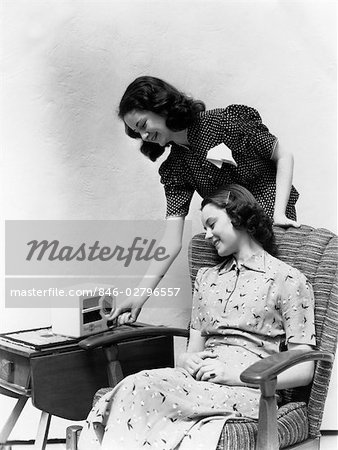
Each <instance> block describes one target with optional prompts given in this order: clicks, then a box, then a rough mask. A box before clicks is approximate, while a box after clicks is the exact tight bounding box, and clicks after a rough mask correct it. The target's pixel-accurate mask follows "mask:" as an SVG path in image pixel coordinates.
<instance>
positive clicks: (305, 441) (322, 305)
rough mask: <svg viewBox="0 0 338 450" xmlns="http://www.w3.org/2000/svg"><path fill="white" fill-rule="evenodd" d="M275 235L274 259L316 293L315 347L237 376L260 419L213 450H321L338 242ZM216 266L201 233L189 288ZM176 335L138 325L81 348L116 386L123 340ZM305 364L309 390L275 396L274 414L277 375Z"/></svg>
mask: <svg viewBox="0 0 338 450" xmlns="http://www.w3.org/2000/svg"><path fill="white" fill-rule="evenodd" d="M275 233H276V239H277V247H278V257H279V258H280V259H282V260H283V261H285V262H286V263H288V264H290V265H292V266H294V267H296V268H298V269H299V270H300V271H302V272H303V273H304V274H305V275H306V276H307V277H308V279H309V281H310V282H311V283H312V286H313V288H314V294H315V325H316V333H317V348H316V350H313V351H285V352H281V353H280V354H278V355H273V356H271V357H269V358H266V359H264V360H261V361H259V362H257V363H255V364H254V365H252V366H251V367H249V368H248V369H247V370H245V371H244V372H243V373H242V374H241V379H242V380H243V381H246V382H250V383H255V384H258V385H259V386H260V389H261V402H260V414H259V420H258V422H257V421H255V420H252V419H240V420H239V419H236V420H234V421H231V420H229V421H228V422H227V423H226V425H225V426H224V428H223V432H222V435H221V438H220V441H219V443H218V446H217V450H237V449H238V450H251V449H252V450H253V449H256V450H276V449H279V448H289V449H291V448H292V449H294V448H299V449H300V448H302V449H319V439H320V426H321V421H322V415H323V410H324V404H325V399H326V395H327V391H328V386H329V381H330V376H331V370H332V364H333V358H334V354H335V350H336V343H337V327H338V304H337V237H336V236H335V235H334V234H333V233H331V232H330V231H328V230H325V229H314V228H311V227H309V226H305V225H303V226H302V227H301V228H299V229H296V228H288V229H282V228H277V227H276V228H275ZM218 262H219V257H218V255H217V253H216V251H215V250H214V248H213V246H212V245H211V244H210V243H209V242H208V241H206V240H205V239H204V233H201V234H198V235H196V236H195V237H194V238H193V239H192V242H191V245H190V251H189V264H190V273H191V279H192V283H194V280H195V277H196V274H197V271H198V269H199V268H200V267H202V266H213V265H215V264H217V263H218ZM176 335H179V336H188V332H187V330H181V329H177V328H167V327H148V326H144V327H143V326H141V327H137V328H136V329H134V328H130V329H127V328H126V330H125V331H123V332H122V330H121V332H120V333H107V334H105V335H104V336H93V337H89V338H87V339H85V340H83V341H82V342H81V346H82V348H86V349H88V350H90V349H93V348H97V347H99V346H103V347H104V348H105V349H106V352H107V354H108V357H109V354H110V363H109V365H110V372H111V376H110V379H111V382H112V385H114V384H115V383H116V382H118V381H119V380H120V379H121V378H122V377H123V376H124V375H126V374H123V373H122V370H121V367H120V366H119V363H118V359H119V353H118V346H119V345H120V343H121V342H122V341H130V340H137V339H144V338H147V337H149V338H151V337H152V336H176ZM111 349H113V353H111V352H112V350H111ZM109 352H110V353H109ZM112 354H113V358H111V355H112ZM306 360H316V368H315V374H314V378H313V382H312V383H311V385H309V386H307V387H302V388H296V389H288V390H285V391H281V392H279V394H280V395H281V397H282V405H281V406H280V407H279V409H278V410H277V408H276V400H275V398H276V397H275V393H276V390H275V387H276V377H277V375H278V374H279V373H281V372H282V371H284V370H286V369H287V368H289V367H291V366H293V365H295V364H298V363H300V362H303V361H306ZM151 367H152V366H151ZM151 367H148V368H151ZM104 392H106V389H105V390H100V391H99V392H98V394H97V395H96V399H97V397H98V396H100V395H102V394H103V393H104ZM94 401H95V399H94ZM78 431H79V427H76V426H75V427H74V426H72V427H68V429H67V449H68V450H74V449H76V434H77V432H78Z"/></svg>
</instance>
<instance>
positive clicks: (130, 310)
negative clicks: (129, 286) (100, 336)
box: [109, 297, 144, 325]
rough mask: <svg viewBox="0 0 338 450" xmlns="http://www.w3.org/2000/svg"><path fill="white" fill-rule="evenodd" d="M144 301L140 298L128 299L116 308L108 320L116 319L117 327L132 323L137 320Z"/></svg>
mask: <svg viewBox="0 0 338 450" xmlns="http://www.w3.org/2000/svg"><path fill="white" fill-rule="evenodd" d="M143 303H144V301H142V300H141V299H140V297H137V298H136V297H128V298H127V299H126V300H124V301H123V302H122V303H121V305H120V306H117V307H116V309H115V311H114V312H113V314H112V315H111V316H110V318H109V320H114V319H117V324H118V325H124V324H126V323H133V322H135V321H136V319H137V318H138V316H139V314H140V312H141V309H142V306H143Z"/></svg>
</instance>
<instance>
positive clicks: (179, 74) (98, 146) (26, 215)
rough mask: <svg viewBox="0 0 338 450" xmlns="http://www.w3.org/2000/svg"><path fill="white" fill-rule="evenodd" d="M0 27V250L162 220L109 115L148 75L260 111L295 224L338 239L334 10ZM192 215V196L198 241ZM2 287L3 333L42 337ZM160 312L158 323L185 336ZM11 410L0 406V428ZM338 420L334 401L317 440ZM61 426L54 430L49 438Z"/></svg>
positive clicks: (224, 10)
mask: <svg viewBox="0 0 338 450" xmlns="http://www.w3.org/2000/svg"><path fill="white" fill-rule="evenodd" d="M1 21H2V23H1V30H2V31H1V54H2V72H3V78H2V89H1V96H2V102H1V103H2V117H1V125H2V126H1V128H2V129H1V135H2V140H3V141H2V144H3V145H2V149H3V150H4V151H3V152H2V162H3V164H2V167H3V168H4V170H3V171H2V176H1V179H2V185H3V189H2V192H3V202H2V205H3V206H2V220H1V233H2V234H1V240H2V245H3V242H4V220H5V219H17V220H23V219H38V220H42V219H62V220H68V219H83V220H85V219H131V220H132V219H135V218H137V219H161V218H163V217H164V214H165V201H164V195H163V191H162V187H161V186H160V184H159V177H158V174H157V169H158V166H159V163H155V164H154V163H152V162H150V161H148V160H147V159H146V158H145V157H143V156H142V155H141V154H139V152H138V151H137V144H136V143H135V142H133V141H132V140H130V139H129V138H128V137H127V136H126V135H125V134H124V130H123V126H122V123H121V122H120V121H119V120H118V118H117V116H116V109H117V106H118V102H119V100H120V98H121V95H122V94H123V92H124V89H125V88H126V86H127V84H129V82H131V81H132V80H133V79H134V78H135V77H137V76H139V75H144V74H151V75H153V76H158V77H161V78H164V79H166V80H168V81H169V82H171V83H172V84H174V85H175V86H177V87H178V88H180V89H181V90H183V91H185V92H186V93H188V94H191V95H193V96H194V97H196V98H200V99H202V100H203V101H205V103H206V105H207V107H208V109H211V108H214V107H224V106H227V105H229V104H232V103H244V104H247V105H250V106H253V107H255V108H257V109H258V110H259V112H260V113H261V115H262V117H263V121H264V122H265V123H266V124H267V125H268V126H269V128H270V130H271V131H272V132H273V133H274V134H276V135H277V136H278V137H279V141H280V144H281V145H283V146H285V147H286V148H288V149H289V150H292V151H293V153H294V156H295V171H294V184H295V186H296V187H297V189H298V190H299V192H300V194H301V197H300V200H299V202H298V204H297V210H298V216H299V220H300V221H301V222H302V223H306V224H310V225H313V226H316V227H325V228H328V229H331V230H333V231H336V203H337V202H336V2H334V1H326V0H315V1H311V0H304V1H300V0H292V1H291V0H237V1H230V0H209V1H207V0H190V1H189V0H110V1H102V0H97V1H88V0H82V1H81V0H43V1H42V0H41V1H39V0H26V1H25V0H2V1H1ZM198 208H199V198H198V197H197V198H196V199H194V201H193V204H192V209H191V213H190V215H189V218H190V219H191V220H192V226H193V231H194V232H197V231H200V230H201V226H200V223H199V213H198ZM2 248H3V247H2ZM184 261H185V260H184V258H183V259H181V260H180V261H177V262H176V263H175V265H174V267H173V268H172V273H173V274H175V273H181V271H182V270H186V269H185V268H183V266H184ZM1 265H2V274H4V267H3V260H1ZM175 271H176V272H175ZM0 283H1V292H2V295H1V301H2V306H1V324H0V331H2V332H3V331H9V330H14V329H21V328H29V327H39V326H47V325H49V323H50V316H49V311H48V310H32V309H27V310H10V309H8V308H7V309H6V308H5V307H4V295H3V292H4V279H3V276H2V278H1V281H0ZM187 283H188V281H187ZM149 304H150V306H151V307H149V308H148V309H147V311H145V312H144V317H142V319H143V320H146V319H147V318H151V317H153V316H152V314H153V310H156V302H153V301H152V302H150V303H149ZM168 311H169V312H170V314H171V316H170V314H169V315H167V314H166V315H165V316H166V317H169V318H168V319H167V322H170V320H172V322H173V323H175V324H177V325H183V324H185V323H186V321H187V314H185V315H183V316H182V314H180V312H179V311H177V310H176V309H175V308H169V309H168ZM161 314H163V312H161ZM154 317H156V319H155V320H158V321H161V318H158V316H156V313H155V316H154ZM170 317H171V318H172V319H170ZM333 395H334V394H333ZM331 397H332V395H331ZM11 405H12V401H11V400H10V399H6V398H4V397H2V398H1V399H0V411H1V422H2V421H3V420H4V418H5V417H6V416H7V414H8V411H9V408H10V406H11ZM37 417H38V413H37V411H35V410H34V409H33V408H27V410H26V411H25V412H24V417H23V418H22V419H21V420H20V423H19V424H18V425H17V428H16V430H15V432H14V433H13V437H14V438H17V439H26V438H32V437H34V435H35V428H36V426H37V420H38V419H37ZM336 417H337V416H336V403H335V402H334V401H333V402H331V404H330V405H329V406H328V411H327V413H326V420H327V422H326V425H325V427H326V428H329V429H330V428H335V426H332V424H334V423H336V420H337V419H336ZM0 425H1V424H0ZM64 426H65V424H64V421H61V420H54V421H53V422H52V430H51V433H50V436H51V437H63V435H64Z"/></svg>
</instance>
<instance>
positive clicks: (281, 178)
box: [271, 143, 299, 227]
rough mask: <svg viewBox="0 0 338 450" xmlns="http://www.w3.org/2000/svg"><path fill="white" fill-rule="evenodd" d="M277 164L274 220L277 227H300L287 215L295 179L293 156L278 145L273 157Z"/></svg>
mask: <svg viewBox="0 0 338 450" xmlns="http://www.w3.org/2000/svg"><path fill="white" fill-rule="evenodd" d="M271 159H272V161H274V162H275V164H276V168H277V173H276V199H275V211H274V216H273V220H274V223H275V224H276V225H280V226H293V227H299V224H298V223H297V222H295V221H294V220H291V219H288V218H287V217H286V215H285V211H286V206H287V204H288V200H289V197H290V191H291V186H292V177H293V155H292V154H291V153H290V152H287V151H286V150H283V149H282V148H280V145H279V144H278V143H277V145H276V147H275V149H274V151H273V154H272V157H271Z"/></svg>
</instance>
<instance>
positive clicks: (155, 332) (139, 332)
mask: <svg viewBox="0 0 338 450" xmlns="http://www.w3.org/2000/svg"><path fill="white" fill-rule="evenodd" d="M150 336H183V337H186V338H187V337H188V336H189V331H188V330H185V329H184V328H175V327H166V326H150V325H149V326H148V325H139V324H138V323H137V322H135V324H133V325H121V326H119V327H116V328H114V329H112V330H110V331H107V332H105V333H103V334H99V335H94V336H90V337H87V338H86V339H83V340H82V341H80V342H79V344H78V345H79V347H80V348H83V349H85V350H91V349H94V348H96V347H105V346H108V345H112V344H117V343H118V342H123V341H129V340H134V339H143V338H147V337H150Z"/></svg>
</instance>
